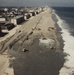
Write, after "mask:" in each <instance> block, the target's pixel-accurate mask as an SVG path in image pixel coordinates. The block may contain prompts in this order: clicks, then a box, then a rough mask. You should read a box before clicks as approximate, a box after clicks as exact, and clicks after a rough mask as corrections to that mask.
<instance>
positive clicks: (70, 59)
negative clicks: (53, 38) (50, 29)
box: [53, 7, 74, 75]
mask: <svg viewBox="0 0 74 75" xmlns="http://www.w3.org/2000/svg"><path fill="white" fill-rule="evenodd" d="M53 9H54V10H55V11H54V14H55V15H56V18H57V20H58V21H57V24H58V26H59V27H60V28H61V29H62V30H61V32H62V34H61V35H62V38H63V40H64V48H63V50H64V53H67V54H68V55H67V56H66V57H65V58H64V59H65V60H66V61H65V63H64V65H63V67H62V68H61V70H60V71H59V75H74V8H73V7H55V8H53Z"/></svg>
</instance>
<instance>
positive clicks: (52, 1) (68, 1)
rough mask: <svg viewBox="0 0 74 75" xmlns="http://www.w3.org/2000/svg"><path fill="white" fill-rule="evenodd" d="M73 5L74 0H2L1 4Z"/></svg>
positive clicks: (0, 0)
mask: <svg viewBox="0 0 74 75" xmlns="http://www.w3.org/2000/svg"><path fill="white" fill-rule="evenodd" d="M44 5H48V6H68V7H69V6H71V7H74V0H0V6H44Z"/></svg>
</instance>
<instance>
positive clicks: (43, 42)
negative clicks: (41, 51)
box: [39, 38, 55, 49]
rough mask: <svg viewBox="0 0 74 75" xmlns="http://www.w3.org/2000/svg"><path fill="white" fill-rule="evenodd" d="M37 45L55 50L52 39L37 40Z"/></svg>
mask: <svg viewBox="0 0 74 75" xmlns="http://www.w3.org/2000/svg"><path fill="white" fill-rule="evenodd" d="M39 41H40V42H39V45H40V46H43V47H46V48H50V49H53V48H55V41H54V40H53V39H49V38H41V39H39Z"/></svg>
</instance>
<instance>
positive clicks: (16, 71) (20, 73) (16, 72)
mask: <svg viewBox="0 0 74 75" xmlns="http://www.w3.org/2000/svg"><path fill="white" fill-rule="evenodd" d="M12 31H13V30H12ZM15 31H16V32H15ZM10 36H12V34H11V33H10V35H8V36H6V37H5V38H3V39H2V40H4V39H6V38H7V37H8V38H9V37H10ZM40 38H46V39H47V38H49V39H53V40H54V41H55V43H56V44H55V48H53V49H52V50H51V48H50V49H46V48H45V46H44V47H40V46H39V39H40ZM4 47H6V48H7V52H4V53H5V55H0V59H3V60H2V61H0V66H1V67H0V69H1V70H0V71H1V72H0V75H24V74H25V75H36V74H35V73H37V75H43V74H46V73H47V75H49V74H53V75H54V74H55V75H57V74H59V70H60V68H61V67H62V66H60V64H58V62H57V61H56V62H55V60H54V59H57V60H58V61H62V60H61V59H60V54H57V53H56V50H58V49H59V48H60V46H59V41H58V39H57V35H56V27H55V22H54V21H53V20H52V14H51V10H50V9H49V8H47V9H46V10H45V11H44V12H42V13H40V14H38V15H36V16H35V17H32V18H31V19H29V20H28V21H27V22H26V23H23V24H22V26H20V27H19V28H18V29H17V30H16V29H15V30H14V33H13V36H12V37H11V38H9V39H8V41H6V42H5V46H4ZM24 47H25V48H26V49H29V51H30V52H29V54H28V53H26V54H24V53H23V48H24ZM43 48H44V49H43ZM4 49H5V48H4ZM37 49H38V50H37ZM42 49H43V50H42ZM41 50H42V51H41ZM53 51H54V52H53ZM52 52H53V53H54V55H56V56H54V57H53V53H52ZM40 53H42V54H43V56H42V55H41V54H40ZM48 53H49V54H48ZM33 55H34V56H33ZM57 55H58V57H57ZM52 57H53V58H52ZM29 58H30V59H29ZM38 59H39V62H38V66H39V67H40V66H41V68H40V69H39V70H38V66H37V64H36V63H37V60H38ZM50 59H51V60H50ZM62 59H63V57H62ZM45 60H46V62H45ZM34 61H35V64H34V63H33V62H34ZM51 61H52V63H54V62H55V63H54V64H57V65H59V68H57V67H56V68H57V69H56V68H54V67H52V68H53V71H54V73H53V71H51V70H52V68H50V67H51V65H50V64H49V63H50V62H51ZM30 62H31V64H30ZM42 62H44V63H42ZM48 62H49V63H48ZM41 63H42V64H41ZM52 63H51V64H52ZM33 64H34V65H33ZM62 64H63V63H61V65H62ZM2 65H3V66H2ZM10 65H12V66H11V67H9V66H10ZM28 65H29V66H28ZM44 65H45V66H44ZM49 65H50V67H48V66H49ZM57 65H56V66H57ZM35 66H36V67H37V68H36V70H35ZM52 66H53V64H52ZM29 67H32V68H31V69H30V68H29ZM42 67H43V68H44V69H42ZM26 68H27V69H26ZM28 69H30V70H28ZM48 69H50V71H48ZM34 70H35V71H34ZM37 70H38V72H37ZM40 70H41V71H40ZM55 70H56V72H55ZM28 71H29V72H28ZM33 71H34V73H33ZM4 73H6V74H4Z"/></svg>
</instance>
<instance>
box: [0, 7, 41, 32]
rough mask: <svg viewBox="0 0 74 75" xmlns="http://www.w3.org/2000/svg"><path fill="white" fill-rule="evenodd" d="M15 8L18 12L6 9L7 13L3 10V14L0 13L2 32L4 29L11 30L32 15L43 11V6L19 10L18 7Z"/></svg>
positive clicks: (0, 30)
mask: <svg viewBox="0 0 74 75" xmlns="http://www.w3.org/2000/svg"><path fill="white" fill-rule="evenodd" d="M15 10H16V12H15V11H12V10H11V11H10V13H9V12H7V10H6V13H5V12H3V15H2V13H1V14H0V33H2V30H11V29H13V28H14V27H15V26H17V25H20V24H21V23H23V22H24V21H26V20H27V19H29V18H30V17H32V16H35V15H37V14H39V13H41V12H42V8H41V7H39V8H36V9H32V8H31V9H26V10H24V9H23V8H22V9H21V10H20V11H18V9H15ZM13 12H14V13H13ZM4 13H5V15H4ZM8 13H9V14H8Z"/></svg>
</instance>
